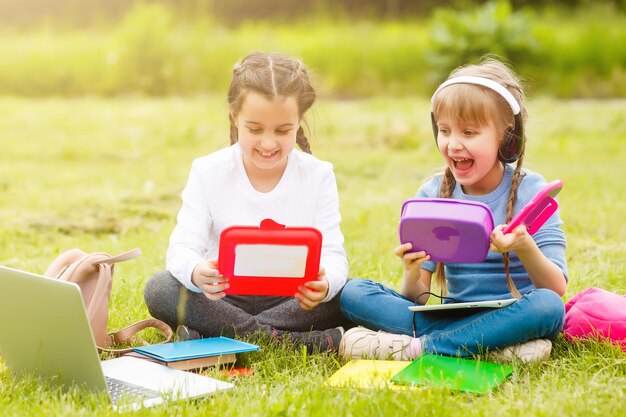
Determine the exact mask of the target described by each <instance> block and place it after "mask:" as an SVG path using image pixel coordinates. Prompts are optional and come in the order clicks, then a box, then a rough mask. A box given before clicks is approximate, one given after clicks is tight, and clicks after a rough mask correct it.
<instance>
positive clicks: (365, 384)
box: [326, 359, 411, 389]
mask: <svg viewBox="0 0 626 417" xmlns="http://www.w3.org/2000/svg"><path fill="white" fill-rule="evenodd" d="M410 364H411V361H379V360H367V359H353V360H351V361H350V362H348V363H347V364H345V365H344V366H343V367H341V368H340V369H339V370H338V371H337V372H335V373H334V374H333V375H331V377H330V378H328V379H327V380H326V385H327V386H329V387H333V388H392V389H407V388H409V387H402V386H399V385H394V384H392V383H391V377H392V376H394V375H395V374H397V373H398V372H400V371H401V370H402V369H404V368H406V367H407V366H408V365H410Z"/></svg>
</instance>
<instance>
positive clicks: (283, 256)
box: [234, 245, 309, 278]
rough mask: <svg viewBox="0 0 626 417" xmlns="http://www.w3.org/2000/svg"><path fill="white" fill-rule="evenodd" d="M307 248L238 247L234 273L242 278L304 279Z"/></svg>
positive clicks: (273, 246)
mask: <svg viewBox="0 0 626 417" xmlns="http://www.w3.org/2000/svg"><path fill="white" fill-rule="evenodd" d="M308 254H309V248H308V247H307V246H291V245H289V246H288V245H237V246H236V247H235V268H234V273H235V275H236V276H240V277H243V276H245V277H276V278H302V277H304V272H305V270H306V258H307V255H308Z"/></svg>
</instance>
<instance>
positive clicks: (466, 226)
mask: <svg viewBox="0 0 626 417" xmlns="http://www.w3.org/2000/svg"><path fill="white" fill-rule="evenodd" d="M492 230H493V215H492V214H491V210H490V209H489V207H488V206H487V205H485V204H483V203H478V202H473V201H466V200H455V199H451V198H415V199H410V200H407V201H405V202H404V204H403V205H402V216H401V220H400V227H399V232H400V242H401V243H402V244H404V243H407V242H411V244H412V245H413V248H412V249H411V250H410V251H409V252H418V251H422V250H424V251H426V253H427V254H428V255H430V259H431V260H432V261H435V262H444V263H478V262H482V261H484V260H485V259H487V253H488V252H489V236H490V235H491V232H492Z"/></svg>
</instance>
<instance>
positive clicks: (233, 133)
mask: <svg viewBox="0 0 626 417" xmlns="http://www.w3.org/2000/svg"><path fill="white" fill-rule="evenodd" d="M228 120H229V121H230V144H231V145H233V144H235V143H236V142H237V140H239V129H237V125H236V124H235V120H234V119H233V115H232V114H229V115H228Z"/></svg>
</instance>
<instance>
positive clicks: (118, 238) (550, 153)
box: [0, 96, 626, 417]
mask: <svg viewBox="0 0 626 417" xmlns="http://www.w3.org/2000/svg"><path fill="white" fill-rule="evenodd" d="M625 108H626V103H625V102H624V101H558V100H550V99H543V98H537V99H535V100H533V101H531V102H530V108H529V113H530V120H529V124H528V132H529V138H530V139H529V143H528V156H527V159H526V161H527V165H526V166H527V167H528V168H530V169H533V170H535V171H538V172H540V173H542V174H543V175H544V176H545V178H546V179H547V180H552V179H556V178H560V179H562V180H563V181H564V182H565V187H564V189H563V191H562V192H561V194H560V195H559V203H560V207H561V217H562V218H563V220H564V230H565V233H566V236H567V238H568V245H569V246H568V262H569V275H570V285H569V288H568V291H567V295H566V298H570V297H572V296H573V295H574V294H575V293H576V292H578V291H580V290H582V289H585V288H588V287H590V286H597V287H601V288H605V289H607V290H611V291H615V292H618V293H626V279H625V276H624V275H625V273H624V266H623V265H625V264H626V244H625V243H624V236H625V235H626V222H624V219H623V213H626V200H624V195H626V182H625V181H624V178H626V168H625V165H624V163H623V161H624V160H626V151H625V148H624V146H623V142H624V138H626V119H625V118H624V109H625ZM428 109H429V103H428V100H425V99H411V98H403V99H400V100H392V99H380V98H377V99H371V100H363V101H349V100H345V101H321V102H320V103H319V104H317V105H316V106H315V107H314V111H313V112H312V113H311V114H309V115H307V117H308V120H309V124H310V126H311V130H312V133H313V136H312V148H313V152H314V154H315V155H317V156H319V157H320V158H322V159H327V160H329V161H331V162H333V163H334V166H335V172H336V175H337V179H338V185H339V190H340V198H341V212H342V216H343V222H342V230H343V232H344V235H345V237H346V250H347V252H348V257H349V261H350V275H351V276H353V277H367V278H371V279H375V280H379V281H381V282H384V283H386V284H389V285H391V286H394V287H396V288H397V286H398V285H399V279H400V274H401V266H400V263H399V261H398V260H397V259H396V257H395V256H394V255H393V248H394V247H395V246H396V245H397V239H398V238H397V225H398V221H399V217H400V207H401V205H402V202H403V201H404V200H405V199H407V198H409V197H412V196H413V195H414V193H415V191H416V190H417V188H418V187H419V185H420V183H421V181H422V180H423V179H424V178H425V177H427V176H428V175H430V174H432V173H433V172H435V171H436V170H437V169H438V168H439V167H440V165H441V161H440V158H439V156H438V155H437V152H436V149H435V146H434V142H433V138H432V132H431V128H430V122H429V120H428V111H429V110H428ZM0 111H2V113H3V117H2V118H0V143H2V144H3V152H2V153H0V221H1V223H2V224H3V227H2V228H0V264H3V265H7V266H10V267H15V268H21V269H27V270H31V271H34V272H42V271H44V270H45V269H46V267H47V266H48V264H49V263H50V262H51V261H52V260H53V259H54V258H55V256H56V255H57V254H59V253H60V252H61V251H64V250H67V249H69V248H72V247H80V248H82V249H84V250H86V251H106V252H109V253H111V254H116V253H119V252H122V251H125V250H128V249H131V248H133V247H137V246H138V247H141V248H142V250H143V253H144V255H143V256H142V257H140V258H139V259H136V260H133V261H131V262H128V263H124V264H120V265H119V266H117V267H116V276H115V282H114V285H113V295H112V300H111V308H110V310H111V314H110V316H111V317H110V329H111V330H114V329H119V328H121V327H122V326H124V325H126V324H129V323H131V322H134V321H137V320H139V319H141V318H145V317H147V316H148V313H147V310H146V307H145V305H144V303H143V295H142V293H143V286H144V284H145V282H146V280H147V279H148V278H149V277H150V276H151V275H152V274H153V273H154V272H156V271H159V270H161V269H163V268H164V264H165V259H164V257H165V251H166V248H167V244H168V238H169V234H170V233H171V231H172V228H173V227H174V223H175V216H176V213H177V211H178V208H179V205H180V192H181V191H182V188H183V186H184V184H185V181H186V177H187V174H188V171H189V168H190V165H191V161H192V159H193V158H195V157H197V156H200V155H204V154H207V153H209V152H212V151H214V150H216V149H218V148H220V147H223V146H226V145H227V144H228V136H227V134H228V125H227V115H226V108H225V103H224V98H223V97H221V96H219V97H210V96H199V97H195V98H189V99H180V98H171V99H160V100H151V99H144V98H135V97H128V98H124V99H96V98H81V99H74V100H72V99H67V100H66V99H54V98H51V99H44V100H29V99H18V98H7V97H5V98H0ZM3 319H6V318H3ZM147 337H148V338H151V337H152V338H156V336H154V335H147ZM261 345H262V348H263V349H262V351H261V352H259V353H254V354H248V355H246V356H245V357H242V358H241V359H240V363H242V364H243V365H245V366H249V367H252V368H253V369H254V370H255V375H254V376H252V377H247V378H241V379H239V380H237V381H236V384H237V386H236V388H235V389H234V390H232V391H231V392H228V393H225V394H223V395H218V396H215V397H209V398H205V399H201V400H198V401H184V402H177V403H174V404H171V405H167V406H163V407H157V408H155V409H150V410H142V411H140V412H139V413H137V414H138V415H194V414H203V415H204V414H214V413H219V414H220V415H223V416H231V415H232V416H252V415H311V416H323V417H328V413H329V410H333V411H332V412H333V413H336V414H339V415H355V416H356V415H398V414H419V415H420V416H422V415H424V416H452V415H464V416H482V415H495V414H497V413H500V412H502V410H506V414H507V415H520V416H522V415H523V416H529V415H554V414H555V412H556V413H558V414H561V415H569V416H584V417H588V416H589V415H603V416H608V415H623V414H625V412H626V401H624V399H625V396H626V390H625V389H624V387H625V386H626V356H624V354H623V353H622V352H621V351H619V350H617V349H615V348H612V347H608V346H606V345H603V344H599V343H584V344H577V345H571V344H570V343H568V342H566V341H565V340H564V339H562V338H560V339H559V340H558V341H557V343H556V344H555V346H554V351H553V355H552V358H551V359H550V360H549V361H548V362H547V363H545V364H541V365H532V366H531V365H521V364H516V373H515V377H514V379H513V380H511V381H510V382H507V383H506V384H504V385H503V386H502V387H501V388H500V389H499V390H497V391H495V392H494V393H492V394H490V395H487V396H484V397H475V396H471V395H462V394H451V393H450V392H447V391H445V390H436V389H422V390H420V391H419V392H417V393H404V392H402V393H398V392H390V391H388V390H365V391H359V390H335V389H330V388H327V387H324V386H323V382H324V380H325V379H326V378H327V377H328V376H330V375H331V374H332V373H333V372H334V371H335V370H336V369H338V368H339V367H340V366H341V365H342V362H341V361H340V360H339V359H338V358H337V357H336V356H334V355H327V354H319V355H306V354H304V353H303V352H302V351H300V350H298V349H290V348H286V347H284V346H277V345H273V344H272V343H271V342H269V341H262V343H261ZM208 374H209V375H211V376H215V377H218V376H219V374H218V373H217V372H216V371H215V370H213V371H208ZM0 410H2V411H1V412H0V414H2V415H46V416H47V415H68V414H71V415H94V414H96V413H97V414H98V415H115V414H114V413H113V411H112V410H111V409H110V408H109V407H108V405H107V403H106V401H105V400H104V399H101V398H94V397H90V396H88V395H84V393H80V392H78V391H70V392H69V393H65V394H61V393H58V392H56V391H54V390H53V389H47V388H42V387H41V386H40V385H38V384H37V383H36V382H34V381H22V382H16V380H15V379H13V378H12V377H11V376H10V375H9V374H8V372H7V371H6V369H4V368H2V365H1V364H0ZM557 410H558V411H557Z"/></svg>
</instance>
